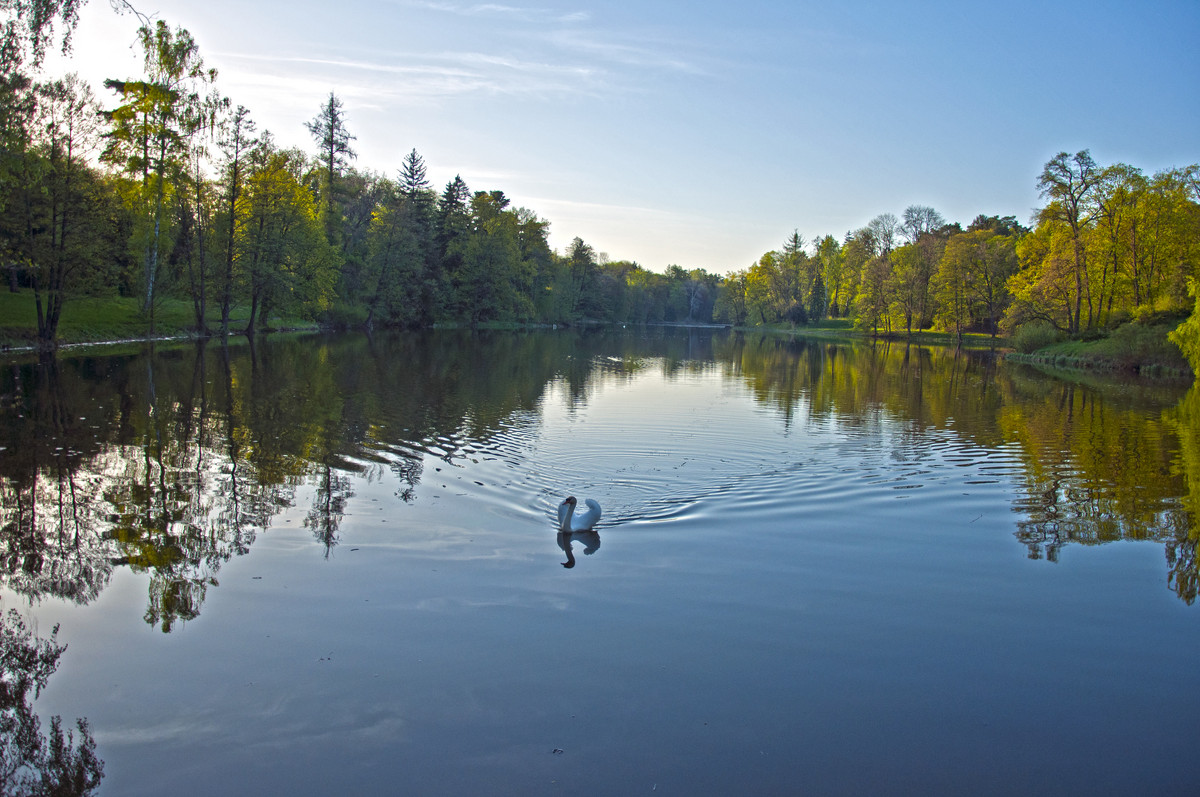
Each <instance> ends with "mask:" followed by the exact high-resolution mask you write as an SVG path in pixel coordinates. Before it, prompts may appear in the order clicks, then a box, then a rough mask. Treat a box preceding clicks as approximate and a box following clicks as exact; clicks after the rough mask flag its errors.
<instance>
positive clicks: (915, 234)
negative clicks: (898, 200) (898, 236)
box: [900, 205, 946, 244]
mask: <svg viewBox="0 0 1200 797" xmlns="http://www.w3.org/2000/svg"><path fill="white" fill-rule="evenodd" d="M945 223H946V220H945V219H944V218H942V214H941V213H938V212H937V211H936V210H934V209H933V208H931V207H929V206H928V205H909V206H908V207H907V208H905V209H904V220H903V221H901V222H900V232H901V233H903V234H904V237H905V238H907V239H908V242H909V243H910V244H912V243H916V242H917V240H918V239H919V238H920V237H921V236H922V235H927V234H929V233H932V232H935V231H937V230H938V229H940V228H941V227H942V226H943V225H945Z"/></svg>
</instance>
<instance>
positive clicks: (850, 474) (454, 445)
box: [0, 329, 1200, 795]
mask: <svg viewBox="0 0 1200 797" xmlns="http://www.w3.org/2000/svg"><path fill="white" fill-rule="evenodd" d="M1198 417H1200V398H1198V396H1197V392H1196V391H1195V390H1188V389H1187V388H1181V387H1178V386H1147V385H1135V384H1129V383H1123V384H1104V383H1095V384H1092V383H1087V382H1082V381H1080V382H1070V381H1059V380H1056V379H1052V378H1049V377H1047V376H1044V375H1042V374H1039V373H1037V372H1035V371H1032V370H1030V369H1027V368H1021V367H1017V366H1014V365H1008V364H1005V363H1003V362H1002V361H999V360H997V359H996V358H994V357H992V356H991V355H990V354H987V353H964V352H953V351H948V350H930V349H918V348H908V347H905V346H903V345H902V344H901V345H897V344H894V343H893V344H891V345H877V346H868V345H847V344H835V343H829V342H807V343H806V342H797V341H790V340H787V339H784V338H772V337H759V336H743V335H737V334H733V333H729V332H725V331H705V330H667V329H657V330H637V331H634V330H628V331H583V332H581V331H578V330H566V331H564V330H557V331H544V332H537V333H519V334H518V333H477V334H468V333H455V332H442V333H429V334H408V335H399V334H397V335H386V336H376V337H373V338H367V337H363V336H358V335H344V336H326V337H320V336H309V337H299V338H278V339H270V340H263V341H259V342H258V343H256V344H255V345H253V346H249V345H247V344H245V343H241V344H239V345H237V346H233V347H230V348H228V349H222V348H221V347H220V346H219V345H217V344H215V343H209V344H207V345H206V346H200V347H196V348H193V347H190V346H189V347H160V348H159V350H157V351H149V350H145V351H144V350H140V349H139V350H131V351H129V352H125V353H118V354H112V355H107V356H98V355H82V354H73V355H72V356H70V357H63V358H61V359H60V360H59V361H57V362H53V361H43V362H40V363H37V362H21V361H13V362H12V363H10V364H8V365H6V367H5V369H4V370H3V374H2V376H0V434H2V435H3V437H2V438H0V496H2V499H3V500H2V508H0V513H2V514H0V600H2V608H3V609H4V610H5V611H8V610H9V609H15V610H16V613H17V614H16V615H15V616H16V617H19V618H20V620H21V622H22V623H24V624H25V626H26V627H27V628H28V629H29V630H30V631H31V632H32V633H33V635H34V636H35V637H39V638H42V639H47V638H50V634H51V630H52V629H53V627H54V626H55V624H59V631H58V635H57V641H58V643H59V644H60V645H61V644H66V645H67V648H66V650H65V651H62V652H61V654H60V656H59V658H58V667H57V671H55V672H54V673H53V674H52V675H50V676H49V677H48V679H47V680H46V683H45V686H44V688H43V689H42V690H41V693H40V696H36V699H35V695H34V694H33V693H32V692H31V693H30V694H29V695H28V705H14V706H9V707H0V711H3V712H4V714H3V716H4V717H10V716H11V717H18V718H19V719H22V718H23V719H22V721H27V720H29V719H30V718H31V717H32V721H33V722H36V721H37V718H38V717H40V718H41V720H42V723H43V724H42V728H43V733H46V732H48V731H47V730H46V729H47V728H48V720H49V718H50V717H51V716H54V715H61V716H62V717H63V726H64V728H74V729H75V731H74V733H75V741H76V742H78V740H79V738H80V736H81V731H80V730H79V729H78V728H76V727H75V725H74V721H75V718H77V717H81V718H86V720H87V723H88V724H87V726H86V733H87V734H88V735H90V736H91V737H93V738H94V741H95V751H96V755H97V756H98V757H99V758H100V759H103V762H104V778H103V781H102V784H101V787H100V793H101V794H111V795H151V794H162V793H163V792H164V790H168V791H169V792H170V793H172V794H181V795H189V794H196V795H199V794H205V795H207V794H214V793H230V794H240V793H285V794H295V795H323V794H330V793H346V794H397V793H401V794H404V793H411V794H468V793H474V794H512V795H537V794H548V795H554V794H633V793H654V794H659V793H662V794H793V793H812V794H867V793H886V794H897V793H901V794H904V793H912V794H917V793H919V794H982V795H986V794H1016V793H1021V794H1062V793H1079V794H1089V795H1092V794H1113V795H1116V794H1129V793H1153V794H1194V793H1195V783H1196V778H1195V775H1194V773H1193V769H1194V767H1193V766H1192V765H1191V752H1192V747H1193V741H1192V740H1193V735H1192V730H1193V726H1194V720H1195V718H1196V716H1197V714H1198V713H1200V697H1198V696H1197V692H1196V690H1194V689H1192V688H1190V686H1189V684H1190V675H1191V674H1192V670H1193V669H1194V664H1195V662H1196V661H1197V660H1200V635H1198V634H1197V630H1198V629H1197V622H1198V621H1197V617H1198V616H1200V615H1198V611H1200V609H1198V607H1196V606H1195V605H1194V604H1195V598H1196V595H1197V584H1198V582H1200V578H1198V573H1197V560H1196V544H1197V538H1198V537H1200V531H1198V528H1197V522H1196V506H1197V500H1198V499H1200V495H1198V493H1197V490H1198V489H1200V488H1198V487H1197V485H1200V435H1198V434H1197V432H1196V430H1197V429H1198V428H1200V422H1198V421H1197V419H1198ZM568 494H573V495H576V496H578V497H579V498H580V499H581V500H582V499H583V498H595V499H597V500H599V502H600V503H601V504H602V506H603V507H604V517H603V519H602V520H601V522H600V525H599V526H598V528H597V531H596V533H595V534H577V535H573V537H572V538H570V539H564V538H563V537H562V536H561V535H558V534H557V533H556V531H557V530H556V529H555V524H554V518H555V512H556V508H557V505H558V503H559V502H560V501H561V500H562V499H563V497H565V496H566V495H568ZM564 562H566V563H570V564H572V566H571V567H564V566H563V564H564ZM14 622H15V621H14V619H13V616H10V617H9V618H8V619H7V620H6V625H5V629H4V632H5V634H6V635H7V636H6V640H9V641H11V640H15V639H18V638H19V634H18V633H17V632H16V631H15V630H14V629H15V626H14ZM6 644H8V642H6ZM5 667H6V668H9V665H8V664H5ZM4 676H5V679H6V682H11V681H12V679H13V677H14V676H13V674H12V673H10V672H9V671H8V669H6V671H5V673H4ZM35 714H36V716H34V715H35ZM7 744H8V747H6V748H5V751H6V755H8V756H9V759H7V760H11V757H12V755H14V752H13V751H14V750H15V749H16V747H15V742H11V741H10V742H8V743H7ZM18 752H19V751H18ZM26 752H28V751H26ZM31 760H32V759H31ZM35 764H36V762H34V764H31V765H30V766H31V767H32V768H33V769H36V766H35ZM31 771H32V770H31Z"/></svg>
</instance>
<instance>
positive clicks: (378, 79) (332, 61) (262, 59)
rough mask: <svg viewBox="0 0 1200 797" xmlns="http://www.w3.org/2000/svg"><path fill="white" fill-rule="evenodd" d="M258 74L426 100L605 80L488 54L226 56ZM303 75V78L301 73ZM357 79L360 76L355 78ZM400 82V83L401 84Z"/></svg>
mask: <svg viewBox="0 0 1200 797" xmlns="http://www.w3.org/2000/svg"><path fill="white" fill-rule="evenodd" d="M224 56H225V57H226V58H230V59H237V60H239V61H241V62H242V63H243V65H246V64H252V63H258V64H259V65H260V67H262V68H258V69H248V70H246V69H245V66H243V69H244V70H245V71H247V72H249V73H250V74H251V75H255V76H256V77H255V78H253V79H258V80H261V81H263V82H264V83H265V82H275V81H280V80H283V81H287V82H296V81H298V82H300V83H305V84H308V83H311V82H312V81H314V80H321V79H325V80H328V79H329V76H330V75H336V76H337V79H338V80H339V82H340V83H342V84H343V85H344V84H345V83H346V82H348V83H349V86H348V87H346V88H344V90H346V91H348V92H350V93H353V91H354V89H353V86H359V87H361V88H362V89H363V91H364V93H366V94H371V93H374V94H380V93H383V94H386V95H387V96H390V97H410V98H428V97H439V96H454V95H462V94H470V93H476V92H482V93H489V94H511V95H521V94H549V93H564V92H570V93H579V92H589V91H595V90H597V89H598V88H599V86H600V85H601V84H602V82H603V80H604V78H605V76H604V74H603V72H602V71H601V70H597V69H595V68H592V67H587V66H576V65H571V64H556V63H551V62H545V61H529V60H522V59H519V58H513V57H508V56H501V55H492V54H489V53H447V54H440V55H429V56H425V57H423V58H420V59H419V60H418V62H417V63H408V64H405V63H389V62H387V61H383V60H380V61H370V60H352V59H338V58H316V57H306V56H291V57H280V56H267V55H257V54H247V53H239V54H224ZM298 73H299V74H298ZM354 75H357V76H358V77H354ZM396 78H400V79H399V80H397V79H396Z"/></svg>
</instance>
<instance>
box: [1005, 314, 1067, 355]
mask: <svg viewBox="0 0 1200 797" xmlns="http://www.w3.org/2000/svg"><path fill="white" fill-rule="evenodd" d="M1062 339H1063V333H1062V332H1060V331H1059V330H1058V329H1056V328H1055V327H1054V326H1053V325H1052V324H1049V323H1047V322H1045V321H1031V322H1029V323H1027V324H1022V325H1021V326H1020V327H1018V328H1017V331H1016V332H1015V333H1014V334H1013V336H1012V339H1011V343H1012V345H1013V348H1015V349H1016V350H1017V351H1019V352H1021V353H1023V354H1029V353H1030V352H1035V351H1037V350H1038V349H1044V348H1045V347H1047V346H1050V345H1052V344H1054V343H1058V342H1059V341H1060V340H1062Z"/></svg>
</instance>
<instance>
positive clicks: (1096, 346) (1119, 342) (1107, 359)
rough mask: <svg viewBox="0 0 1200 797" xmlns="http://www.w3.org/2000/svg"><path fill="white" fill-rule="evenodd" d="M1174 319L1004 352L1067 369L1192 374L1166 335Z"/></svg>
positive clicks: (1155, 375)
mask: <svg viewBox="0 0 1200 797" xmlns="http://www.w3.org/2000/svg"><path fill="white" fill-rule="evenodd" d="M1176 326H1178V319H1174V320H1170V321H1162V320H1159V321H1155V322H1152V323H1147V324H1143V323H1137V322H1133V323H1128V324H1123V325H1122V326H1119V327H1117V328H1116V329H1114V330H1112V331H1110V332H1108V333H1106V334H1102V335H1099V336H1096V335H1095V334H1094V333H1093V335H1091V336H1089V339H1069V340H1061V341H1058V342H1055V343H1051V344H1050V345H1047V346H1043V347H1042V348H1039V349H1037V350H1036V351H1033V352H1029V353H1025V354H1017V353H1012V354H1009V355H1008V356H1009V357H1010V358H1011V359H1013V360H1015V361H1017V362H1027V363H1033V364H1035V365H1042V366H1048V367H1051V368H1059V369H1067V370H1088V371H1108V372H1113V373H1135V374H1139V375H1141V376H1149V377H1153V378H1169V379H1190V378H1193V377H1194V374H1193V373H1192V369H1191V366H1190V365H1189V364H1188V361H1187V359H1186V358H1184V356H1183V352H1181V351H1180V350H1179V347H1178V346H1176V345H1175V344H1174V343H1172V342H1171V341H1170V340H1168V339H1167V333H1168V332H1170V331H1171V330H1172V329H1174V328H1175V327H1176Z"/></svg>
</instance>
